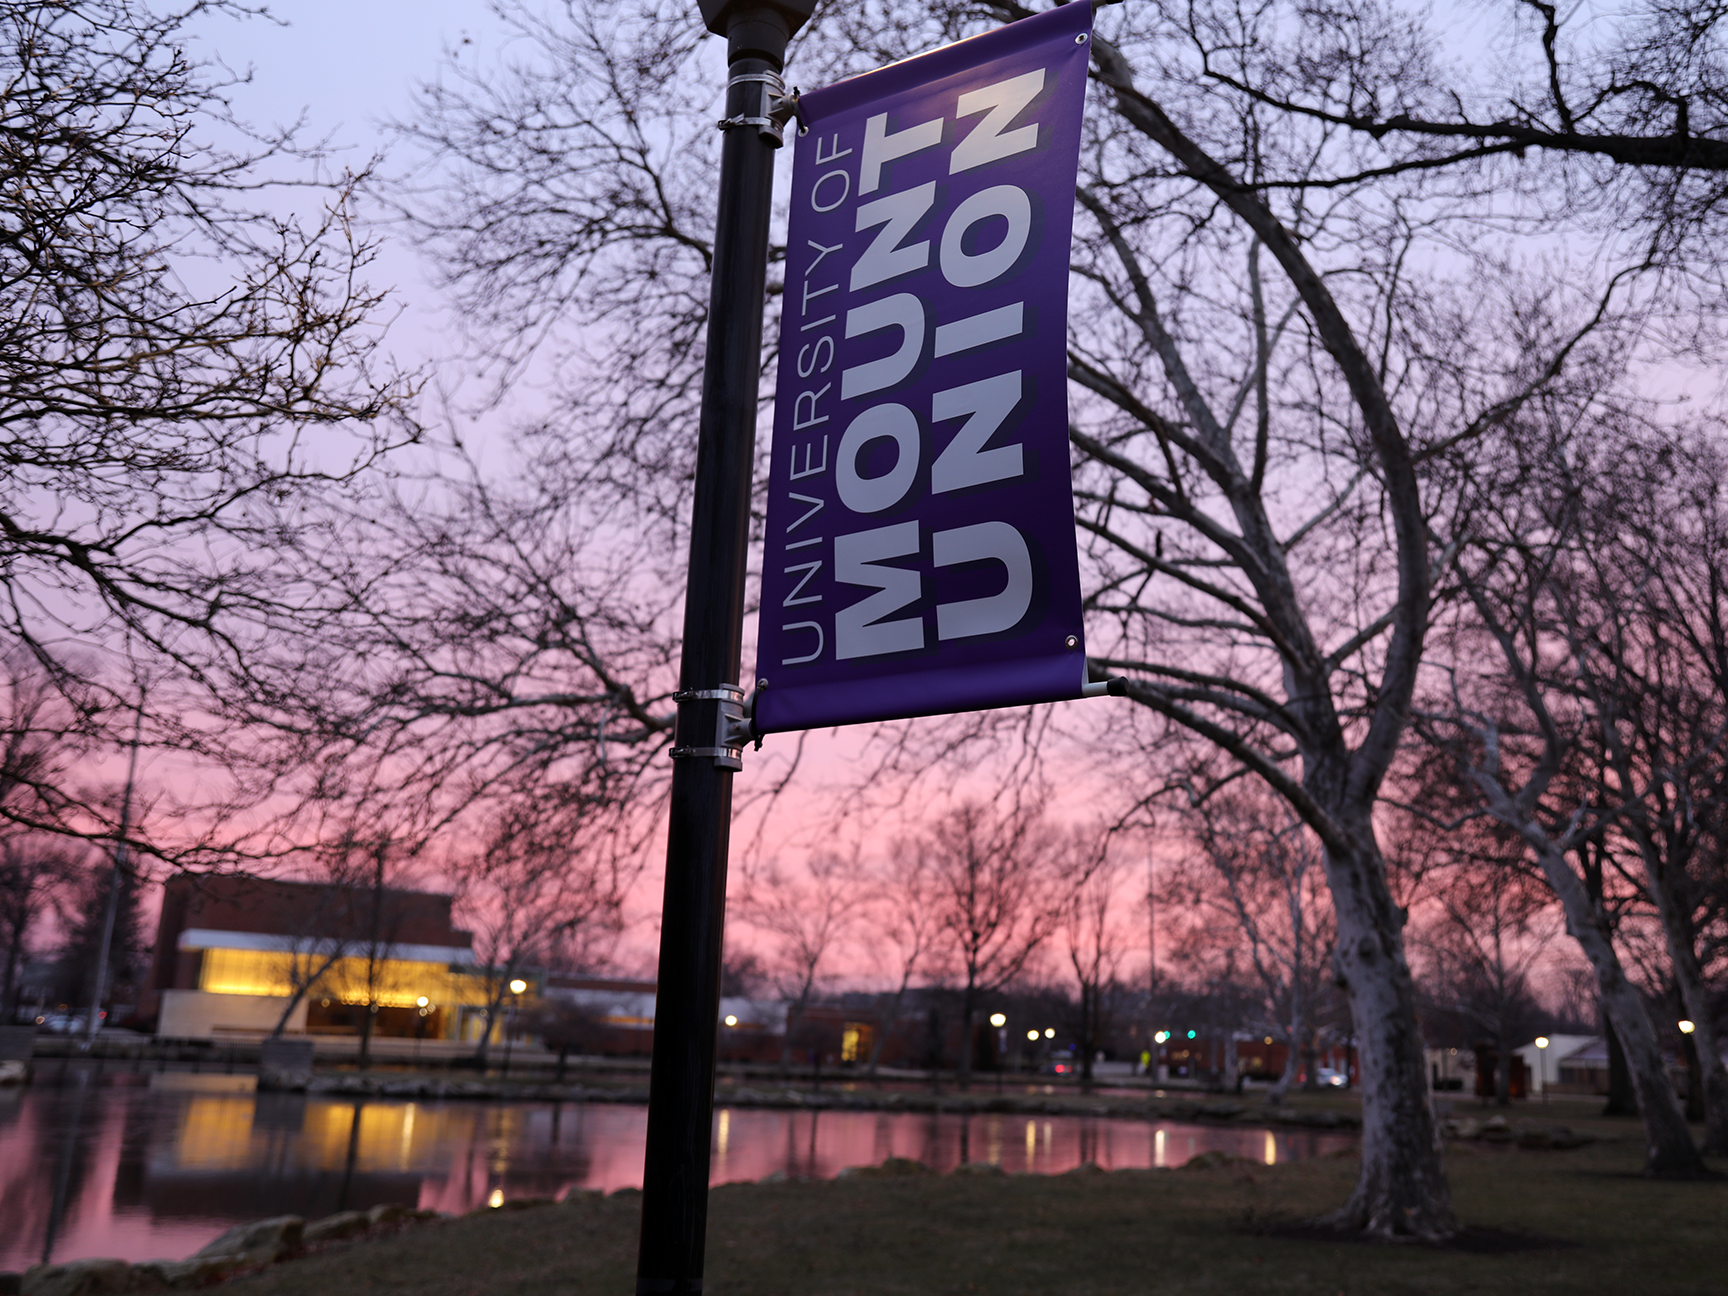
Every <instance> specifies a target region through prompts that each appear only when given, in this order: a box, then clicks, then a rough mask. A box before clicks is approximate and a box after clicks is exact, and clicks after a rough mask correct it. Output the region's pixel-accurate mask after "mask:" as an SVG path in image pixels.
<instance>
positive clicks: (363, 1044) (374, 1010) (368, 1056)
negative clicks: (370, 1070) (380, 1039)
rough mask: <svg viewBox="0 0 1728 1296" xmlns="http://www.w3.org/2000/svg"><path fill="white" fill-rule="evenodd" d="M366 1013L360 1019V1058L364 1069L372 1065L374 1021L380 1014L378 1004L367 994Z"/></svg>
mask: <svg viewBox="0 0 1728 1296" xmlns="http://www.w3.org/2000/svg"><path fill="white" fill-rule="evenodd" d="M365 1007H366V1015H365V1016H364V1017H362V1018H361V1019H360V1058H359V1062H358V1065H359V1068H360V1070H362V1071H364V1070H365V1069H366V1068H367V1067H369V1066H371V1065H372V1021H373V1019H374V1018H375V1017H376V1016H377V1015H378V1005H377V1004H376V1003H374V1002H372V999H371V996H367V1001H366V1005H365Z"/></svg>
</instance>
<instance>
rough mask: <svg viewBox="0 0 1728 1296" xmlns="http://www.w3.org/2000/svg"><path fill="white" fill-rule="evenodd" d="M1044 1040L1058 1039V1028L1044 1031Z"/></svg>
mask: <svg viewBox="0 0 1728 1296" xmlns="http://www.w3.org/2000/svg"><path fill="white" fill-rule="evenodd" d="M1044 1038H1045V1039H1055V1038H1056V1028H1055V1027H1054V1026H1051V1027H1048V1028H1047V1029H1046V1030H1045V1031H1044Z"/></svg>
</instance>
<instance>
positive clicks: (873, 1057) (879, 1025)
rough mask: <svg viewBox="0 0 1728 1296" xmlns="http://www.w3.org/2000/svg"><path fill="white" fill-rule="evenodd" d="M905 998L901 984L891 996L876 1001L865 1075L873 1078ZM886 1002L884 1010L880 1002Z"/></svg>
mask: <svg viewBox="0 0 1728 1296" xmlns="http://www.w3.org/2000/svg"><path fill="white" fill-rule="evenodd" d="M905 996H906V986H905V983H904V982H902V983H901V986H900V989H899V990H897V991H895V992H894V994H892V995H882V996H881V997H879V998H878V999H877V1001H876V1002H877V1005H878V1007H877V1012H876V1037H875V1038H874V1039H872V1040H871V1041H870V1065H869V1066H868V1067H866V1068H865V1074H866V1075H869V1076H872V1077H874V1076H875V1074H876V1067H877V1065H878V1064H879V1063H880V1062H881V1060H882V1049H883V1047H884V1046H885V1045H886V1044H887V1043H888V1035H889V1033H890V1032H891V1031H893V1029H894V1028H895V1027H896V1026H898V1025H899V1024H900V1005H901V1002H902V1001H903V1000H904V998H905ZM884 1000H886V1001H887V1003H888V1007H887V1008H886V1009H885V1010H884V1009H883V1008H882V1007H881V1004H882V1002H883V1001H884Z"/></svg>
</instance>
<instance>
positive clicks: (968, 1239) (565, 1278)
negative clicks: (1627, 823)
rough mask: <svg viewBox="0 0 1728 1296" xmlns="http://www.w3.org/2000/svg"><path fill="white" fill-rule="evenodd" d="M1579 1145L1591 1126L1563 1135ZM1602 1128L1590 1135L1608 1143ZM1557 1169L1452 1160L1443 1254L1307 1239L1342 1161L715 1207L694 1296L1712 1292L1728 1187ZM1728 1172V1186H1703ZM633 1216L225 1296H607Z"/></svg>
mask: <svg viewBox="0 0 1728 1296" xmlns="http://www.w3.org/2000/svg"><path fill="white" fill-rule="evenodd" d="M1573 1123H1574V1124H1575V1125H1576V1126H1580V1127H1593V1126H1595V1127H1598V1128H1602V1127H1603V1126H1598V1123H1597V1122H1594V1121H1578V1122H1573ZM1605 1124H1606V1123H1604V1126H1605ZM1615 1131H1616V1133H1618V1134H1620V1135H1622V1136H1623V1137H1621V1138H1620V1139H1619V1140H1618V1141H1616V1142H1612V1143H1602V1144H1597V1145H1595V1146H1592V1147H1587V1148H1583V1149H1580V1150H1577V1151H1571V1152H1549V1151H1527V1150H1520V1149H1515V1148H1506V1147H1486V1146H1479V1145H1462V1146H1460V1145H1455V1146H1454V1147H1453V1148H1452V1149H1451V1151H1450V1153H1449V1156H1448V1166H1449V1169H1450V1173H1451V1179H1452V1186H1453V1192H1454V1196H1455V1199H1456V1202H1457V1205H1458V1208H1459V1211H1460V1214H1461V1215H1462V1217H1463V1219H1464V1221H1465V1223H1466V1225H1467V1226H1468V1229H1469V1232H1468V1233H1467V1235H1466V1237H1465V1238H1464V1240H1463V1243H1462V1245H1460V1246H1459V1247H1456V1248H1452V1249H1445V1250H1441V1249H1435V1248H1428V1247H1417V1246H1396V1245H1392V1246H1389V1245H1374V1244H1364V1243H1351V1242H1340V1241H1336V1240H1333V1239H1331V1238H1317V1237H1315V1236H1313V1235H1312V1234H1311V1233H1304V1231H1303V1230H1301V1229H1300V1228H1293V1227H1291V1226H1292V1225H1295V1224H1299V1222H1300V1221H1301V1220H1302V1219H1304V1218H1305V1217H1309V1216H1312V1215H1314V1214H1317V1213H1319V1212H1321V1211H1323V1210H1325V1209H1327V1208H1328V1207H1331V1206H1334V1205H1336V1204H1337V1203H1339V1202H1340V1201H1342V1200H1343V1198H1344V1196H1345V1195H1346V1193H1347V1192H1348V1191H1349V1188H1350V1186H1351V1184H1352V1182H1353V1181H1354V1179H1355V1174H1356V1164H1357V1163H1356V1161H1355V1159H1354V1158H1353V1157H1335V1158H1330V1159H1324V1160H1318V1161H1311V1162H1306V1163H1297V1164H1291V1165H1281V1166H1274V1167H1267V1166H1251V1165H1247V1164H1243V1163H1236V1164H1231V1165H1225V1166H1214V1167H1210V1168H1206V1169H1185V1170H1165V1171H1120V1172H1116V1173H1091V1174H1084V1173H1082V1174H1071V1175H1063V1176H1059V1177H1053V1178H1046V1177H1042V1176H1037V1177H1035V1176H1014V1177H981V1176H970V1175H968V1176H958V1175H952V1176H936V1175H924V1176H913V1177H904V1178H856V1179H845V1180H839V1181H833V1182H813V1183H797V1182H793V1183H778V1184H748V1185H727V1186H723V1187H719V1188H716V1189H715V1190H714V1192H713V1195H712V1198H711V1208H710V1217H709V1234H708V1236H709V1244H708V1273H707V1280H708V1281H707V1289H708V1291H710V1292H713V1293H717V1294H720V1296H733V1294H736V1296H745V1294H747V1293H748V1294H750V1296H770V1294H772V1296H779V1294H781V1293H786V1294H788V1296H789V1294H790V1293H799V1294H800V1296H863V1294H865V1293H883V1294H887V1293H965V1292H990V1293H995V1294H1002V1293H1022V1292H1023V1293H1038V1294H1039V1296H1049V1294H1050V1293H1053V1292H1059V1293H1061V1294H1062V1296H1085V1294H1086V1293H1094V1292H1097V1293H1103V1292H1110V1293H1118V1292H1120V1293H1134V1292H1159V1293H1163V1292H1170V1293H1213V1292H1216V1293H1232V1294H1233V1296H1234V1294H1242V1293H1253V1294H1258V1293H1277V1292H1303V1293H1307V1292H1314V1293H1325V1296H1333V1294H1334V1293H1404V1292H1409V1293H1428V1292H1483V1293H1498V1292H1505V1293H1509V1294H1510V1293H1516V1294H1517V1296H1536V1294H1537V1293H1546V1292H1555V1293H1560V1292H1564V1293H1569V1294H1571V1296H1576V1294H1577V1293H1590V1292H1603V1293H1614V1294H1615V1296H1625V1294H1628V1293H1642V1292H1660V1293H1663V1294H1664V1296H1668V1294H1678V1293H1687V1292H1698V1293H1705V1292H1708V1293H1714V1294H1717V1296H1720V1294H1721V1293H1724V1292H1728V1178H1724V1179H1720V1180H1714V1181H1710V1182H1706V1183H1701V1184H1677V1183H1663V1182H1653V1181H1649V1180H1645V1179H1643V1178H1641V1177H1639V1176H1638V1174H1637V1170H1638V1166H1639V1163H1640V1152H1639V1142H1638V1139H1637V1137H1636V1126H1635V1125H1627V1124H1625V1123H1615ZM1722 1168H1728V1167H1722ZM640 1201H641V1199H640V1197H639V1196H638V1195H636V1194H632V1193H621V1194H617V1195H615V1196H612V1197H609V1198H589V1199H585V1200H580V1201H575V1202H571V1203H566V1204H563V1205H557V1206H542V1207H538V1208H535V1209H528V1210H507V1211H491V1212H480V1213H477V1214H474V1215H470V1216H467V1217H466V1218H463V1219H457V1220H444V1221H435V1222H431V1223H428V1224H424V1225H421V1226H419V1227H415V1228H410V1229H408V1230H406V1231H404V1232H401V1233H398V1234H396V1235H394V1236H389V1237H382V1238H377V1239H374V1240H370V1241H357V1242H354V1243H351V1244H342V1245H341V1246H340V1247H339V1248H338V1249H332V1250H329V1251H325V1252H323V1253H321V1254H316V1255H310V1256H307V1257H304V1258H301V1259H298V1260H294V1261H290V1262H288V1263H285V1264H281V1265H278V1266H276V1267H274V1268H272V1269H269V1270H266V1271H264V1272H262V1273H258V1274H254V1275H252V1276H249V1277H244V1278H239V1279H236V1280H234V1281H233V1282H231V1283H230V1284H228V1287H229V1288H230V1289H231V1290H232V1291H233V1292H234V1296H242V1294H244V1296H266V1294H272V1296H311V1294H312V1293H318V1294H319V1296H323V1294H324V1293H343V1294H346V1293H384V1292H391V1293H396V1292H414V1293H416V1296H470V1294H472V1296H480V1294H482V1293H484V1294H485V1296H506V1294H509V1296H516V1294H520V1296H531V1294H532V1296H539V1294H540V1293H546V1294H547V1296H551V1293H560V1294H568V1293H581V1294H586V1293H596V1294H598V1293H608V1294H609V1296H610V1294H614V1293H616V1294H620V1296H623V1294H626V1293H629V1292H631V1291H633V1290H634V1281H635V1276H634V1270H635V1246H636V1230H637V1223H638V1213H639V1209H640Z"/></svg>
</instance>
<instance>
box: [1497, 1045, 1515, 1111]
mask: <svg viewBox="0 0 1728 1296" xmlns="http://www.w3.org/2000/svg"><path fill="white" fill-rule="evenodd" d="M1508 1038H1509V1037H1508V1036H1507V1034H1506V1032H1505V1031H1498V1032H1496V1033H1495V1036H1494V1061H1495V1066H1494V1105H1495V1106H1496V1107H1510V1106H1511V1105H1512V1050H1511V1048H1510V1047H1508V1045H1507V1039H1508Z"/></svg>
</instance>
